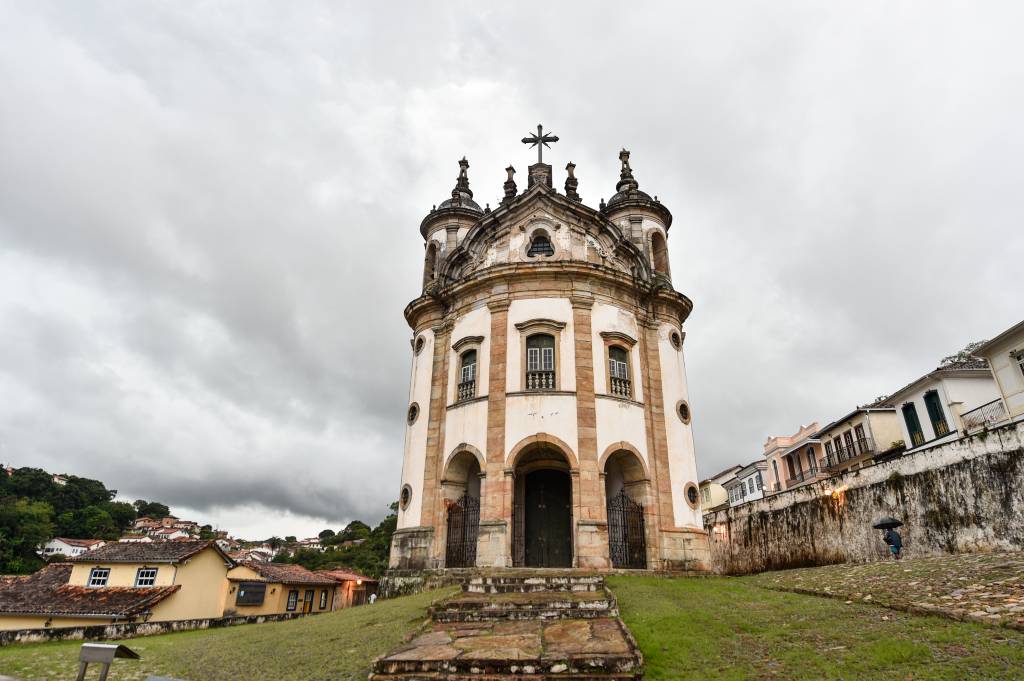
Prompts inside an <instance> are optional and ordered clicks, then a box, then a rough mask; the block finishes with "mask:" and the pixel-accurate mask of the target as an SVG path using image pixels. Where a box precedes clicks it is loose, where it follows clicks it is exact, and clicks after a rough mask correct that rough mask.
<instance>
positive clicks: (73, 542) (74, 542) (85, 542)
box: [53, 537, 106, 548]
mask: <svg viewBox="0 0 1024 681" xmlns="http://www.w3.org/2000/svg"><path fill="white" fill-rule="evenodd" d="M53 541H62V542H64V543H65V544H67V545H68V546H85V547H87V548H88V547H90V546H94V545H96V544H102V543H104V542H105V541H106V540H105V539H71V538H70V537H54V538H53Z"/></svg>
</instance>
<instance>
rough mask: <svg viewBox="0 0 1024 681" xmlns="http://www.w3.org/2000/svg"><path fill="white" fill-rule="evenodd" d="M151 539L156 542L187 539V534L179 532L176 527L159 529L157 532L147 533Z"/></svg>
mask: <svg viewBox="0 0 1024 681" xmlns="http://www.w3.org/2000/svg"><path fill="white" fill-rule="evenodd" d="M149 536H151V537H152V538H153V539H155V540H157V541H171V540H174V539H188V538H189V534H188V532H185V531H184V530H179V529H178V528H176V527H161V528H160V529H159V530H153V531H152V532H150V533H149Z"/></svg>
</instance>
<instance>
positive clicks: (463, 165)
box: [452, 156, 473, 198]
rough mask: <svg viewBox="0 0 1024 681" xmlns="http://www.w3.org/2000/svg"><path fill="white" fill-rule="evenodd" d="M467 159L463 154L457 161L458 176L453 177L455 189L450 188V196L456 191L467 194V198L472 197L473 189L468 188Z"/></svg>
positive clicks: (456, 192)
mask: <svg viewBox="0 0 1024 681" xmlns="http://www.w3.org/2000/svg"><path fill="white" fill-rule="evenodd" d="M468 170H469V161H467V160H466V157H465V156H463V157H462V160H461V161H459V176H458V177H457V178H456V179H455V189H454V190H452V197H454V196H455V195H456V194H458V193H462V194H468V195H469V198H473V190H472V189H470V188H469V173H468V172H466V171H468Z"/></svg>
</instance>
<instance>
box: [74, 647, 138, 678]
mask: <svg viewBox="0 0 1024 681" xmlns="http://www.w3.org/2000/svg"><path fill="white" fill-rule="evenodd" d="M118 657H120V658H122V659H126V660H138V659H139V654H138V653H136V652H135V651H134V650H132V649H131V648H128V647H127V646H122V645H118V644H116V643H83V644H82V652H81V653H80V654H79V655H78V678H77V681H85V672H86V670H87V669H88V668H89V663H90V662H96V663H98V664H101V665H103V669H102V671H100V681H107V673H108V672H109V671H110V663H111V662H113V661H114V659H115V658H118Z"/></svg>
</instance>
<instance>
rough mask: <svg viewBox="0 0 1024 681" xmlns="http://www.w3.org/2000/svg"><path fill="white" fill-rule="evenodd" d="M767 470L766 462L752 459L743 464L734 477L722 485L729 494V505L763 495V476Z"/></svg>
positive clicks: (738, 503)
mask: <svg viewBox="0 0 1024 681" xmlns="http://www.w3.org/2000/svg"><path fill="white" fill-rule="evenodd" d="M767 471H768V462H767V461H765V460H763V459H762V460H760V461H754V462H753V463H749V464H747V465H746V466H744V467H743V468H742V469H740V470H739V472H737V473H736V477H735V478H733V479H732V480H729V481H727V482H726V483H725V484H724V485H723V487H725V491H726V492H727V493H728V494H729V505H730V506H739V505H740V504H745V503H747V502H748V501H754V500H756V499H761V498H763V497H764V476H765V473H767Z"/></svg>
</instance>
